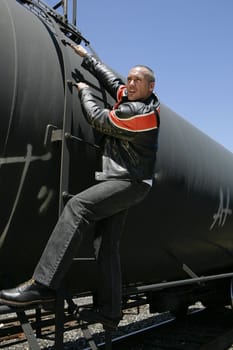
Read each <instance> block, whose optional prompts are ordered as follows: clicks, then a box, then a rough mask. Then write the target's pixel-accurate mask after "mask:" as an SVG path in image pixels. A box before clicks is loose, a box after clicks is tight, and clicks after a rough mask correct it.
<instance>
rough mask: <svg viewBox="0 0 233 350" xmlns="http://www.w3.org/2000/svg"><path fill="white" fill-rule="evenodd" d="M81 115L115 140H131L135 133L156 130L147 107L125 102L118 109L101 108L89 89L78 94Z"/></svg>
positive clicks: (152, 112)
mask: <svg viewBox="0 0 233 350" xmlns="http://www.w3.org/2000/svg"><path fill="white" fill-rule="evenodd" d="M79 97H80V99H81V104H82V109H83V113H84V115H85V118H86V119H87V121H88V123H89V124H90V125H91V126H92V127H93V128H95V129H96V130H98V131H100V132H102V133H104V134H107V135H110V136H114V137H117V138H121V139H125V140H132V139H133V138H134V137H135V136H136V133H137V132H144V131H147V130H151V129H155V128H157V118H156V117H155V113H154V111H153V110H151V108H150V107H149V106H147V107H146V108H145V105H144V104H143V103H141V102H127V103H123V104H121V105H120V106H119V108H118V109H115V110H111V111H110V110H109V109H106V108H101V107H100V106H99V105H98V104H97V103H96V101H95V98H94V96H93V95H92V92H91V89H90V88H89V87H85V88H83V89H82V90H81V91H80V92H79Z"/></svg>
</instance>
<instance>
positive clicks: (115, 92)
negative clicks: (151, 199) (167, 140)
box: [79, 56, 160, 181]
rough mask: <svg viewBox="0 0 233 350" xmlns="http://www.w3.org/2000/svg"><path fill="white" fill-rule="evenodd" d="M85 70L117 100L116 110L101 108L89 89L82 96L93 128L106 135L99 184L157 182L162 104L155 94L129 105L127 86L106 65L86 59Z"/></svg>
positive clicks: (88, 57)
mask: <svg viewBox="0 0 233 350" xmlns="http://www.w3.org/2000/svg"><path fill="white" fill-rule="evenodd" d="M82 66H83V67H84V68H85V69H87V70H88V71H90V72H91V73H92V74H93V75H94V76H95V77H96V78H97V79H98V80H99V81H100V82H101V84H102V86H103V87H104V88H105V89H106V90H107V91H108V92H109V93H110V95H111V96H112V97H113V98H115V99H116V101H117V103H116V105H115V106H114V107H113V109H112V110H109V109H105V108H101V107H100V106H99V105H98V104H97V103H96V99H95V98H94V96H93V94H92V92H91V89H90V88H89V87H85V88H83V89H82V90H81V91H80V92H79V96H80V99H81V104H82V107H83V112H84V115H85V117H86V119H87V121H88V123H89V124H91V126H92V127H93V128H95V129H96V130H98V131H100V132H101V133H103V134H104V135H105V137H104V138H103V153H102V172H99V173H96V180H108V179H127V180H134V181H141V180H144V179H153V176H154V169H155V162H156V151H157V146H158V130H159V106H160V103H159V100H158V98H157V96H156V95H155V94H151V96H150V97H149V98H148V99H147V100H145V101H128V99H127V90H126V87H125V85H124V82H123V81H122V80H121V79H120V78H119V77H117V76H116V75H115V73H114V72H113V71H111V70H110V69H109V68H108V67H107V66H106V65H104V64H103V63H101V62H99V61H97V60H96V59H95V58H94V57H92V56H86V57H85V58H84V60H83V63H82Z"/></svg>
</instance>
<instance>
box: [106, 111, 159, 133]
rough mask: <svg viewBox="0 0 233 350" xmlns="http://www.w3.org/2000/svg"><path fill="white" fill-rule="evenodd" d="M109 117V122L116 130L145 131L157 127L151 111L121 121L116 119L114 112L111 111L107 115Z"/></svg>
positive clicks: (154, 116)
mask: <svg viewBox="0 0 233 350" xmlns="http://www.w3.org/2000/svg"><path fill="white" fill-rule="evenodd" d="M109 117H110V120H111V122H112V123H113V124H114V125H116V126H117V127H118V128H121V129H125V130H129V131H147V130H152V129H156V128H157V127H158V122H157V118H156V115H155V113H154V112H153V111H152V112H150V113H147V114H141V115H140V114H139V115H134V116H132V117H129V118H124V119H121V118H118V117H117V115H116V114H115V111H114V110H112V111H110V113H109Z"/></svg>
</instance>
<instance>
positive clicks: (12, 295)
mask: <svg viewBox="0 0 233 350" xmlns="http://www.w3.org/2000/svg"><path fill="white" fill-rule="evenodd" d="M55 298H56V292H55V291H54V290H52V289H49V288H48V287H45V286H43V285H42V284H40V283H38V282H36V281H35V280H33V279H31V280H29V281H27V282H24V283H22V284H20V285H19V286H17V287H16V288H12V289H5V290H2V291H1V292H0V304H4V305H9V306H22V307H25V306H30V305H34V304H43V303H49V302H51V301H54V300H55Z"/></svg>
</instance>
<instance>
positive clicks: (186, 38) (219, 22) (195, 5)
mask: <svg viewBox="0 0 233 350" xmlns="http://www.w3.org/2000/svg"><path fill="white" fill-rule="evenodd" d="M68 1H69V3H68V4H69V7H70V9H71V6H72V0H68ZM44 2H46V3H47V4H48V5H50V6H53V5H54V4H56V3H57V2H58V1H57V0H47V1H46V0H44ZM232 16H233V0H144V1H142V0H117V1H110V0H98V1H97V0H78V1H77V27H78V29H79V30H80V31H81V33H82V35H83V36H84V37H86V38H87V39H88V40H89V41H90V43H91V46H92V47H93V49H94V50H95V51H96V52H97V54H98V55H99V56H100V57H101V59H102V60H103V61H104V62H105V63H107V64H108V65H110V66H111V67H112V68H114V69H115V70H116V71H118V72H119V73H121V74H122V75H124V76H126V75H127V73H128V71H129V69H130V68H131V66H133V65H135V64H146V65H148V66H150V67H151V68H152V69H153V70H154V71H155V73H156V76H157V85H156V88H155V91H156V93H157V94H158V96H159V98H160V100H161V102H162V103H164V104H165V105H166V106H168V107H169V108H171V109H172V110H173V111H175V112H176V113H178V114H179V115H180V116H182V117H183V118H184V119H186V120H187V121H189V122H190V123H191V124H193V125H194V126H196V127H197V128H198V129H200V130H202V131H203V132H204V133H206V134H207V135H209V136H210V137H211V138H213V139H214V140H215V141H217V142H219V143H220V144H222V145H223V146H224V147H226V148H227V149H228V150H230V151H231V152H233V20H232Z"/></svg>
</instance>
